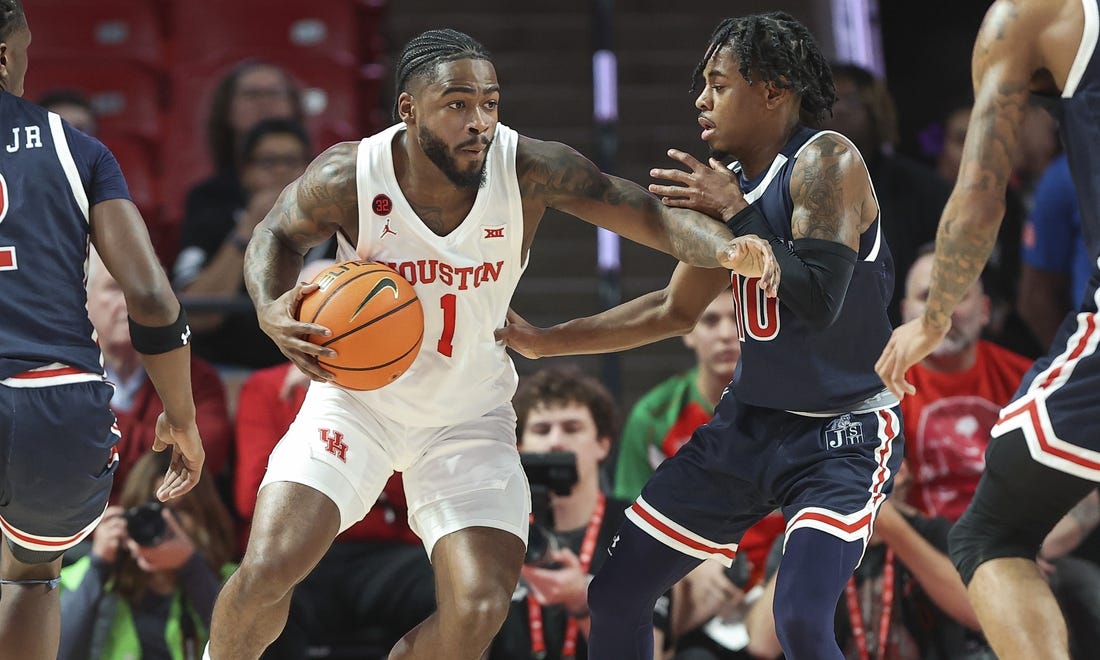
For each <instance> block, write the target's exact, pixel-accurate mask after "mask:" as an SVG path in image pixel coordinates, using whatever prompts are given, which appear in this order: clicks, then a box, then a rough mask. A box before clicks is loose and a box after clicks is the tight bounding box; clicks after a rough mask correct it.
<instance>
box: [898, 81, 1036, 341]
mask: <svg viewBox="0 0 1100 660" xmlns="http://www.w3.org/2000/svg"><path fill="white" fill-rule="evenodd" d="M972 107H973V101H972V100H971V99H970V98H965V99H962V100H960V101H958V102H957V103H956V104H955V105H954V106H953V107H952V108H951V109H950V110H949V111H948V112H947V115H946V116H945V119H944V122H943V128H942V130H941V129H939V127H933V128H932V129H929V130H927V131H925V135H924V137H923V142H924V149H925V151H926V153H928V155H929V156H931V157H933V158H934V159H935V161H936V171H937V172H939V174H940V176H941V177H943V179H944V181H947V182H948V183H951V184H954V183H955V179H956V177H958V174H959V162H960V159H961V158H962V148H963V142H964V141H965V140H966V131H967V128H968V126H969V124H970V112H971V109H972ZM1045 115H1046V113H1045V111H1043V110H1041V109H1040V108H1038V107H1029V109H1028V123H1029V125H1031V126H1035V127H1036V130H1038V131H1039V132H1043V131H1047V130H1049V131H1050V132H1051V133H1050V137H1052V138H1053V137H1054V136H1055V134H1054V133H1053V127H1052V126H1051V125H1050V124H1048V123H1047V122H1046V120H1047V119H1049V118H1045ZM1026 142H1027V144H1023V143H1021V146H1020V149H1021V151H1020V153H1024V154H1032V155H1033V156H1034V157H1035V158H1043V157H1045V158H1047V160H1048V161H1049V158H1051V157H1053V153H1051V154H1049V155H1047V156H1042V154H1045V153H1046V150H1045V149H1044V148H1043V146H1042V145H1044V144H1048V142H1047V140H1045V139H1043V138H1040V137H1036V138H1034V139H1030V140H1028V141H1026ZM1055 144H1056V143H1055ZM1032 160H1033V159H1032V157H1028V158H1022V157H1018V158H1016V159H1015V161H1014V162H1016V163H1020V162H1025V161H1026V162H1027V163H1028V167H1026V168H1021V169H1017V170H1015V171H1014V172H1013V180H1012V182H1011V184H1010V186H1009V188H1008V191H1007V192H1006V194H1005V215H1004V219H1003V220H1002V228H1001V231H1000V233H999V234H998V235H997V241H996V243H995V244H994V246H993V253H992V255H990V257H989V263H988V265H987V266H986V270H985V272H984V273H983V274H982V279H983V281H984V282H985V286H986V293H987V295H988V296H989V298H990V318H989V321H988V322H987V325H986V329H985V331H984V335H985V336H986V337H987V338H989V339H990V340H992V341H994V342H996V343H997V344H1000V345H1001V346H1004V347H1005V348H1008V349H1010V350H1012V351H1015V352H1016V353H1020V354H1021V355H1024V356H1026V357H1029V358H1032V359H1034V358H1036V357H1038V356H1039V354H1040V353H1042V352H1043V349H1044V348H1045V345H1040V344H1039V342H1038V340H1036V338H1035V336H1034V335H1033V334H1032V332H1031V330H1030V329H1029V328H1028V325H1027V324H1026V323H1025V322H1024V320H1023V319H1022V318H1021V317H1020V315H1019V314H1018V313H1016V299H1017V284H1018V282H1019V279H1020V244H1021V237H1022V233H1023V222H1024V217H1025V216H1026V215H1027V210H1026V207H1025V204H1024V194H1025V191H1026V190H1029V189H1030V186H1031V183H1030V180H1029V179H1028V177H1029V176H1031V175H1030V172H1031V169H1032V168H1033V167H1034V164H1033V163H1032ZM930 242H931V241H930ZM917 247H922V246H917ZM890 248H891V249H893V248H894V246H893V245H892V244H891V245H890ZM895 272H897V273H903V272H906V271H903V270H901V269H900V268H899V269H897V270H896V271H895Z"/></svg>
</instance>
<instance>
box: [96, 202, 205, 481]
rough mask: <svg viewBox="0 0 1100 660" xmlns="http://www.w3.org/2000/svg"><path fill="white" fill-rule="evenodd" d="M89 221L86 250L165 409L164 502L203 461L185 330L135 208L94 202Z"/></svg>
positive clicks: (160, 446)
mask: <svg viewBox="0 0 1100 660" xmlns="http://www.w3.org/2000/svg"><path fill="white" fill-rule="evenodd" d="M89 221H90V223H91V239H92V244H93V245H94V246H95V248H96V252H97V253H98V255H99V258H100V259H101V260H102V261H103V265H104V266H105V267H106V268H107V272H109V273H110V274H111V276H112V277H114V278H115V281H117V282H118V284H119V286H120V287H121V288H122V293H123V296H125V298H126V309H127V312H128V314H129V315H130V319H131V326H130V335H131V341H133V343H134V347H135V348H136V349H137V351H138V353H139V354H140V355H141V360H142V363H143V365H144V367H145V371H146V373H148V374H149V379H150V380H151V381H152V382H153V386H154V387H156V390H157V394H158V395H159V396H160V399H161V401H162V402H163V403H164V412H163V413H161V415H160V417H159V418H158V419H157V426H156V431H155V433H156V438H155V440H154V441H153V449H155V450H157V451H162V450H164V449H166V448H167V447H169V446H171V447H172V461H171V463H170V464H169V467H168V473H167V474H166V475H165V478H164V482H163V483H162V484H161V486H160V488H158V489H157V496H158V497H159V498H160V499H161V500H168V499H170V498H173V497H177V496H179V495H182V494H184V493H186V492H187V491H189V490H191V488H193V487H194V485H195V484H196V483H198V480H199V476H200V475H201V473H202V464H203V461H204V460H205V458H206V453H205V452H204V451H203V447H202V439H201V438H200V437H199V430H198V427H197V426H196V424H195V401H194V399H193V397H192V394H191V347H190V345H189V343H188V342H189V340H190V329H189V328H187V327H186V323H185V321H184V320H183V314H182V312H181V310H180V304H179V301H178V300H177V299H176V296H175V294H174V293H172V287H171V285H170V284H169V282H168V276H167V275H165V273H164V269H163V268H161V265H160V262H159V261H157V257H156V254H155V253H154V252H153V246H152V243H151V242H150V241H149V233H148V231H147V230H146V228H145V222H144V220H142V218H141V214H140V213H139V212H138V210H137V207H135V206H134V204H133V202H131V201H130V200H128V199H111V200H107V201H103V202H100V203H99V204H96V205H95V206H93V207H92V208H91V210H90V213H89Z"/></svg>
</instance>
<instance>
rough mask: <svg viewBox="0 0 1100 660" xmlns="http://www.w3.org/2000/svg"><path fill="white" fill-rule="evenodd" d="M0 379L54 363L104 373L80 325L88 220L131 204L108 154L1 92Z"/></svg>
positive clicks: (87, 326)
mask: <svg viewBox="0 0 1100 660" xmlns="http://www.w3.org/2000/svg"><path fill="white" fill-rule="evenodd" d="M0 145H2V146H0V319H2V321H0V379H3V378H7V377H9V376H12V375H15V374H18V373H21V372H23V371H26V370H28V369H33V368H36V367H40V366H44V365H48V364H52V363H55V362H58V363H61V364H64V365H67V366H70V367H73V368H76V369H80V370H82V371H87V372H91V373H102V370H103V368H102V366H101V357H100V352H99V347H98V346H97V345H96V343H95V339H94V334H93V330H92V324H91V322H90V321H89V320H88V309H87V293H86V290H85V272H86V267H87V261H88V246H89V224H88V213H89V209H90V208H91V207H92V206H95V205H96V204H98V203H99V202H102V201H106V200H109V199H119V198H122V199H130V193H129V190H128V189H127V187H126V181H125V179H124V178H123V176H122V171H121V170H120V169H119V166H118V162H117V161H115V158H114V156H113V155H111V152H110V151H109V150H108V149H107V148H106V147H105V146H103V144H102V143H100V142H99V141H98V140H96V139H94V138H92V137H89V136H87V135H85V134H84V133H82V132H80V131H78V130H76V129H74V128H73V127H72V126H70V125H69V124H68V123H66V122H64V121H63V120H61V118H60V117H58V116H57V115H55V114H53V113H49V112H47V111H46V110H45V109H43V108H41V107H39V106H37V105H34V104H33V103H30V102H27V101H24V100H23V99H21V98H19V97H16V96H13V95H12V94H9V93H7V92H3V91H0Z"/></svg>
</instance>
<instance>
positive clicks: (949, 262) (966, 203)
mask: <svg viewBox="0 0 1100 660" xmlns="http://www.w3.org/2000/svg"><path fill="white" fill-rule="evenodd" d="M1030 11H1032V8H1031V7H1029V6H1020V5H1018V4H1017V3H1014V2H1011V1H1010V0H998V1H997V2H995V3H994V4H993V6H992V7H991V8H990V10H989V12H988V13H987V14H986V17H985V20H984V21H983V22H982V27H981V30H980V31H979V33H978V38H977V41H976V43H975V44H974V56H973V81H974V110H973V111H972V112H971V115H970V125H969V126H968V128H967V131H966V142H965V144H964V146H963V155H962V162H961V164H960V166H959V178H958V180H957V181H956V182H955V189H954V191H953V192H952V193H951V197H950V199H948V201H947V206H946V207H945V208H944V210H943V216H942V217H941V218H940V226H939V230H938V232H937V234H936V256H935V260H934V262H933V265H932V285H931V288H930V289H929V291H928V300H927V302H926V303H925V308H924V313H923V314H922V315H921V317H920V318H918V319H915V320H913V321H910V322H909V323H906V324H905V325H903V326H901V327H900V328H898V329H897V330H895V331H894V336H893V337H892V338H891V339H890V343H889V344H887V346H886V348H885V349H884V351H883V353H882V356H881V357H880V358H879V361H878V363H877V364H876V365H875V370H876V371H877V372H878V374H879V376H880V377H882V379H883V382H885V383H886V386H887V387H889V388H890V390H891V391H893V392H894V394H896V395H899V396H902V395H904V394H912V393H914V392H915V391H916V390H915V389H914V388H913V386H912V385H911V384H910V383H908V382H906V380H905V372H906V371H907V370H908V369H909V367H911V366H912V365H914V364H916V363H917V362H919V361H920V360H922V359H924V357H925V356H927V355H928V354H929V353H931V352H932V350H933V349H934V348H935V347H936V346H937V345H938V344H939V343H940V341H942V340H943V337H944V336H945V335H946V334H947V331H948V330H949V329H950V327H951V313H952V312H953V311H954V309H955V306H956V305H958V303H959V301H960V300H962V298H963V296H965V295H966V292H967V291H968V290H969V289H970V287H971V285H973V284H974V282H975V281H976V280H977V279H978V276H979V275H980V274H981V271H982V269H983V268H984V267H985V264H986V261H988V259H989V255H990V253H991V252H992V251H993V244H994V241H995V240H996V238H997V231H998V230H999V229H1000V226H1001V220H1002V218H1003V216H1004V208H1005V189H1006V188H1007V186H1008V179H1009V176H1010V175H1011V173H1012V158H1013V155H1014V154H1015V153H1016V146H1017V143H1018V141H1019V135H1020V128H1021V125H1022V123H1023V118H1024V112H1025V110H1026V108H1027V103H1028V95H1029V94H1030V86H1031V80H1032V75H1033V74H1034V73H1035V72H1036V71H1037V70H1038V69H1039V68H1041V66H1042V65H1041V62H1040V61H1039V56H1038V49H1037V48H1036V45H1035V40H1036V36H1035V32H1036V30H1035V27H1036V25H1035V23H1036V21H1035V19H1034V17H1032V16H1028V15H1027V12H1030Z"/></svg>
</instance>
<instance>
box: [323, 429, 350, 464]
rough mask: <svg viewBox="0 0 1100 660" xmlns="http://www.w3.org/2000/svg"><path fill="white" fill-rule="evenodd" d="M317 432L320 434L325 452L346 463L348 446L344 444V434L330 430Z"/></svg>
mask: <svg viewBox="0 0 1100 660" xmlns="http://www.w3.org/2000/svg"><path fill="white" fill-rule="evenodd" d="M317 430H318V431H320V433H321V442H322V443H323V444H324V445H325V451H327V452H328V453H330V454H332V455H333V456H335V457H336V458H339V459H340V460H341V461H343V462H345V463H347V462H348V446H347V444H346V443H345V442H344V434H343V433H340V432H339V431H334V430H332V429H317Z"/></svg>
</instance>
